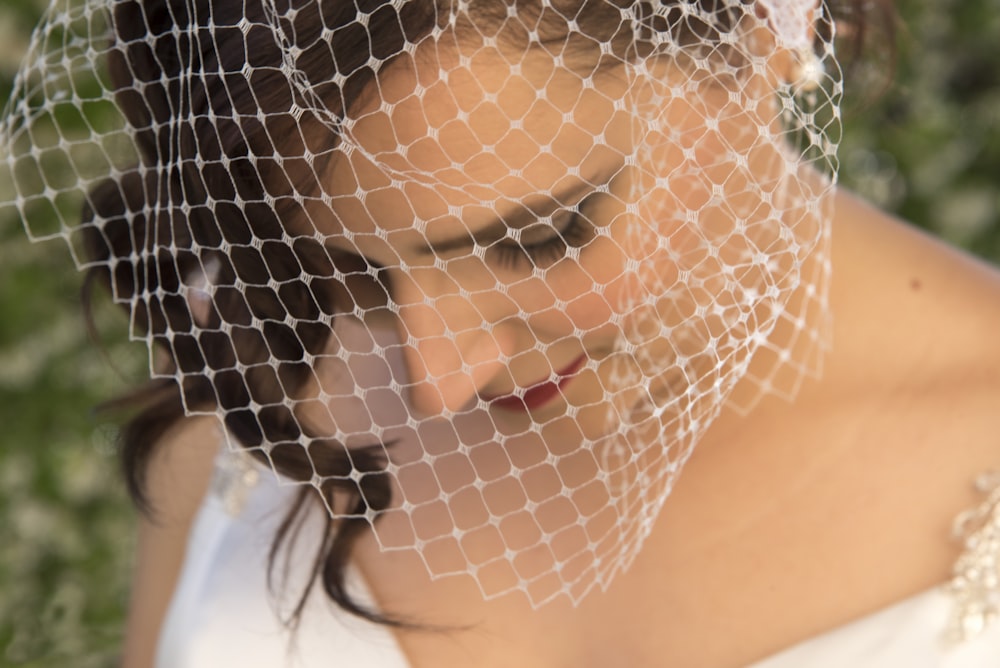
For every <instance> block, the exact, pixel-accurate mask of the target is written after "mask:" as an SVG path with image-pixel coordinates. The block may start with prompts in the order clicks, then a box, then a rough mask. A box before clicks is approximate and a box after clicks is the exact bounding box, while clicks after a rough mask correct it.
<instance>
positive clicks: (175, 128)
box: [0, 0, 840, 605]
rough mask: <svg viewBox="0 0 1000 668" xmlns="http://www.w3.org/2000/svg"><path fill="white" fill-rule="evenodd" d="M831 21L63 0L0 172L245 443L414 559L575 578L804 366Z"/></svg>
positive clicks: (11, 128) (521, 1)
mask: <svg viewBox="0 0 1000 668" xmlns="http://www.w3.org/2000/svg"><path fill="white" fill-rule="evenodd" d="M831 33H832V24H831V23H830V21H829V19H828V17H827V16H826V15H825V13H824V10H822V9H821V8H819V7H817V6H816V5H815V4H814V3H813V2H812V1H811V0H785V1H781V0H768V1H767V2H763V1H761V2H756V3H753V2H739V1H734V0H700V1H699V0H679V1H667V0H663V1H659V0H649V1H644V2H629V1H626V0H506V1H504V2H493V1H489V2H476V1H467V0H409V1H401V0H394V1H391V2H386V1H374V0H354V2H340V1H337V2H334V1H332V0H331V1H327V0H243V1H242V2H222V1H220V0H161V1H159V2H136V1H131V0H122V1H118V2H108V1H104V2H101V1H98V2H80V1H78V0H56V2H55V4H54V5H53V7H52V9H51V10H50V12H49V14H48V15H47V18H46V20H45V23H44V24H43V25H42V26H41V27H40V28H39V29H38V31H37V32H36V33H35V35H34V39H33V41H32V45H31V51H30V54H29V57H28V59H27V61H26V65H25V67H24V68H23V69H22V71H21V73H20V75H19V78H18V79H17V83H16V86H15V90H14V93H13V95H12V97H11V100H10V103H9V105H8V109H7V113H6V114H5V116H4V120H3V125H2V126H0V129H2V142H3V149H4V150H3V154H4V164H3V171H4V179H5V183H4V185H3V186H2V187H4V188H5V189H7V192H5V194H4V199H5V200H6V206H12V207H16V209H17V212H18V213H19V215H20V216H21V217H22V218H23V220H24V221H25V223H26V226H27V229H28V231H29V234H30V235H31V236H32V237H33V238H37V239H46V238H52V237H61V238H64V239H65V240H66V241H67V242H68V243H69V245H70V247H71V248H72V249H73V252H74V257H75V258H76V260H77V262H78V264H79V266H80V267H81V268H88V269H96V270H97V271H98V272H99V273H101V274H102V275H103V276H104V277H105V278H106V279H107V282H108V283H109V284H110V285H111V287H112V290H113V297H114V299H115V300H116V301H118V302H119V303H121V304H123V305H124V306H126V307H127V309H128V311H129V312H130V313H131V316H132V333H133V335H134V336H135V337H137V338H140V339H143V340H145V341H147V342H148V343H149V344H150V351H151V355H150V360H151V363H150V368H151V372H152V374H153V375H154V376H163V377H168V378H174V379H176V381H177V384H178V386H179V387H180V388H181V393H182V395H183V399H184V402H185V410H186V412H187V413H189V414H199V413H209V414H214V415H218V416H219V417H220V418H221V419H222V421H223V422H224V424H225V426H226V428H227V429H226V432H227V434H228V438H229V440H230V441H231V446H232V447H234V448H246V449H249V450H251V451H252V452H253V453H255V454H256V455H257V456H258V457H259V458H261V459H263V460H266V461H269V462H271V463H272V464H273V465H274V467H275V469H276V470H277V471H278V472H279V473H281V474H282V479H284V480H288V481H291V482H293V483H296V484H310V485H314V486H315V487H316V488H317V489H318V490H319V492H320V493H319V495H318V496H319V497H320V498H322V499H323V501H324V503H325V504H326V506H327V508H328V509H329V511H330V513H331V514H332V515H333V516H334V517H336V518H355V519H357V518H363V519H365V520H367V521H368V522H369V523H370V530H371V531H372V532H374V535H375V537H376V538H377V540H378V542H379V544H380V545H381V547H382V548H383V549H384V550H411V549H415V550H417V551H419V553H420V554H421V556H422V558H423V561H424V562H425V563H426V566H427V569H428V571H429V572H430V573H431V574H432V575H433V576H439V575H446V574H456V573H460V574H468V575H470V576H472V577H473V578H475V579H476V581H477V582H478V583H479V586H480V587H481V589H482V591H483V593H484V595H485V596H487V597H489V596H494V595H498V594H501V593H504V592H508V591H512V590H520V591H523V592H524V593H525V594H526V595H527V596H528V597H529V599H530V600H531V602H532V603H533V604H536V605H538V604H541V603H543V602H545V601H548V600H550V599H552V598H554V597H557V596H560V595H566V596H568V597H570V598H571V599H572V600H574V601H578V600H579V599H580V598H581V597H582V596H584V595H585V594H586V593H587V592H588V591H590V590H592V589H593V588H594V587H595V586H600V587H606V586H607V585H608V583H609V582H610V581H611V580H612V578H613V577H614V575H615V574H616V573H618V572H619V571H621V570H622V569H624V568H627V567H628V565H629V563H630V562H631V561H632V559H633V558H634V556H635V554H636V552H637V551H638V550H639V548H640V546H641V545H642V543H643V540H644V538H645V537H646V536H647V535H648V533H649V531H650V528H651V526H652V523H653V521H654V519H655V518H656V516H657V513H658V512H659V509H660V508H661V506H662V504H663V503H664V499H665V498H666V497H667V495H668V494H669V492H670V490H671V487H672V485H673V483H674V481H675V479H676V476H677V474H678V471H679V470H680V469H681V466H682V465H683V463H684V462H685V460H686V459H687V457H688V456H689V454H690V452H691V448H692V447H693V446H694V445H695V443H697V442H698V440H699V439H700V438H701V437H702V435H703V434H704V433H705V431H706V429H707V428H708V427H709V426H710V425H711V424H712V422H713V420H714V419H715V418H716V416H717V415H718V414H719V412H720V410H721V409H722V408H723V407H724V406H725V405H726V404H727V403H728V404H731V405H734V406H736V407H737V408H741V409H748V408H750V407H751V406H752V405H753V403H754V402H755V401H756V400H757V399H758V398H759V397H760V396H762V395H764V394H766V393H779V394H782V395H788V396H790V395H792V394H794V392H795V390H796V388H797V387H798V385H799V384H800V382H801V380H802V378H803V376H805V375H806V374H808V373H812V372H816V371H817V370H818V365H819V361H820V358H821V356H822V350H823V348H824V346H825V331H826V322H825V321H826V315H825V306H826V305H825V300H826V283H827V275H828V269H829V268H828V263H827V261H826V255H825V252H826V245H827V244H826V242H827V237H828V231H827V221H828V219H829V216H830V211H829V207H830V204H829V201H828V200H829V195H830V193H831V188H832V180H833V176H832V175H833V173H834V167H835V164H834V162H835V158H834V151H835V144H836V140H837V135H838V125H837V123H838V113H837V100H838V99H839V95H840V85H839V81H838V77H837V67H836V63H835V61H834V60H833V54H832V47H831V42H830V39H831ZM81 212H82V213H81ZM154 349H156V350H162V351H167V353H169V354H168V355H167V356H165V358H163V356H162V355H160V354H153V352H152V351H153V350H154Z"/></svg>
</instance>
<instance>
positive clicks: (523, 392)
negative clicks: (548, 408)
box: [479, 354, 587, 408]
mask: <svg viewBox="0 0 1000 668" xmlns="http://www.w3.org/2000/svg"><path fill="white" fill-rule="evenodd" d="M586 360H587V355H586V354H581V355H580V356H579V357H577V358H576V359H574V360H573V361H572V362H570V363H569V364H567V365H566V366H565V367H563V368H562V369H559V370H558V371H555V372H553V373H551V374H549V375H548V376H547V377H545V378H542V379H541V380H537V381H535V382H534V383H532V384H530V385H527V386H525V387H518V388H517V389H515V390H514V391H512V392H507V393H501V394H480V395H479V397H480V399H482V400H483V401H488V402H490V403H493V404H497V405H501V406H502V405H505V404H509V405H511V406H516V407H518V408H521V407H525V406H526V407H528V408H532V407H534V406H536V405H540V404H542V403H547V401H548V400H549V399H550V398H552V397H553V396H555V395H556V394H558V393H559V390H560V388H561V387H562V385H563V383H565V382H566V381H567V380H568V379H569V378H570V377H572V376H573V375H575V374H576V372H577V371H579V370H580V367H582V366H583V364H584V362H586Z"/></svg>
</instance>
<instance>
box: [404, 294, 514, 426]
mask: <svg viewBox="0 0 1000 668" xmlns="http://www.w3.org/2000/svg"><path fill="white" fill-rule="evenodd" d="M392 286H393V290H392V292H393V300H394V301H395V302H396V305H397V306H398V308H399V318H398V323H399V328H400V336H401V339H402V343H403V358H404V362H405V365H406V371H407V375H408V378H407V382H408V386H407V387H408V398H409V401H410V404H411V405H412V406H413V407H414V408H415V409H416V410H417V411H420V412H421V413H424V414H427V415H441V414H442V413H445V412H447V411H458V410H461V409H462V408H463V407H465V406H466V405H467V404H468V403H469V401H471V400H472V399H473V398H474V397H475V396H476V395H477V393H478V392H479V390H480V388H482V387H483V386H485V385H486V384H487V383H489V382H490V380H492V379H493V378H494V377H496V376H497V375H498V374H501V373H503V372H504V371H505V370H506V363H505V362H504V359H505V356H504V353H505V352H507V353H509V352H511V348H510V345H511V344H512V343H513V338H512V337H511V336H509V335H508V333H507V332H508V330H509V329H510V327H511V324H509V323H499V324H495V323H497V322H498V320H494V319H493V317H491V316H492V315H495V314H496V310H495V309H494V311H493V313H489V312H485V311H483V310H482V309H481V308H478V307H477V306H481V305H477V304H476V303H475V302H474V299H475V298H474V297H470V296H468V295H462V294H459V293H458V291H457V290H455V289H454V286H453V284H451V281H450V280H449V279H447V277H446V276H444V277H438V278H435V279H431V280H424V281H419V282H418V280H417V279H416V278H414V277H413V276H402V277H394V278H393V283H392ZM496 315H498V314H496Z"/></svg>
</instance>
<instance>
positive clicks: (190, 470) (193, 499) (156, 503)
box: [146, 417, 222, 527]
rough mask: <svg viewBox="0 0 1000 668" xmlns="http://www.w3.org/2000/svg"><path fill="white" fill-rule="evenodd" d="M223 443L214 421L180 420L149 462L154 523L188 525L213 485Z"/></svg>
mask: <svg viewBox="0 0 1000 668" xmlns="http://www.w3.org/2000/svg"><path fill="white" fill-rule="evenodd" d="M221 444H222V436H221V432H220V427H219V424H218V422H217V421H216V420H215V418H209V417H199V418H188V419H184V420H180V421H179V422H177V423H176V424H175V425H174V426H173V427H171V428H170V429H169V430H168V431H167V432H166V433H165V434H164V435H163V438H162V440H161V442H160V443H159V445H158V447H157V449H156V452H155V454H154V456H153V458H152V460H151V461H150V462H149V468H148V471H147V478H146V480H147V487H148V492H149V499H150V502H151V505H152V510H153V517H152V518H151V519H152V520H153V521H154V523H155V524H157V525H161V526H165V527H166V526H170V525H172V524H177V523H181V524H187V523H189V522H190V519H191V518H192V517H193V516H194V514H195V513H196V512H197V510H198V508H199V507H200V506H201V502H202V500H203V499H204V496H205V493H206V491H207V490H208V486H209V483H210V482H211V478H212V472H213V469H214V462H215V458H216V455H218V453H219V448H220V446H221Z"/></svg>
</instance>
